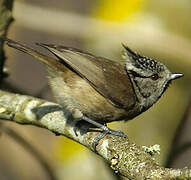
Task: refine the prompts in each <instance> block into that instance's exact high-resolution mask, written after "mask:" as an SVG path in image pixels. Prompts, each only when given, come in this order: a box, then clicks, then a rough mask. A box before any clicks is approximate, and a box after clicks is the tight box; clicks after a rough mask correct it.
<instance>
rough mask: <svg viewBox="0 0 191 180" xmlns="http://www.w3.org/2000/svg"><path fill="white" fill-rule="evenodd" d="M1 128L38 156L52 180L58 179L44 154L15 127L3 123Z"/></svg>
mask: <svg viewBox="0 0 191 180" xmlns="http://www.w3.org/2000/svg"><path fill="white" fill-rule="evenodd" d="M0 130H1V132H4V133H6V134H7V135H8V136H10V137H11V138H12V139H14V140H15V141H16V142H17V143H19V144H20V145H21V146H22V147H23V148H25V149H26V150H27V152H30V153H31V155H32V156H33V157H34V158H36V160H37V161H38V162H39V164H41V166H42V168H43V169H44V170H45V172H46V173H47V175H48V177H49V178H50V180H56V179H57V178H56V176H55V174H54V171H53V170H52V168H51V167H50V165H49V164H48V163H47V161H46V159H45V158H44V157H43V156H42V154H41V153H40V152H39V151H37V150H36V149H35V148H34V147H33V146H32V145H31V144H30V143H28V142H27V141H26V140H25V139H24V138H23V137H22V136H20V135H19V134H18V133H17V132H15V131H14V130H13V129H11V128H8V127H6V126H5V125H3V124H0Z"/></svg>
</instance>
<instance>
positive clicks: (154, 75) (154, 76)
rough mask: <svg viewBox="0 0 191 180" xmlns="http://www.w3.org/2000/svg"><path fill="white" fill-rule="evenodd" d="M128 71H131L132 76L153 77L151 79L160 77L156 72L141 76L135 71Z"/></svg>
mask: <svg viewBox="0 0 191 180" xmlns="http://www.w3.org/2000/svg"><path fill="white" fill-rule="evenodd" d="M130 73H131V74H132V75H133V76H134V77H140V78H151V79H153V80H157V79H159V78H160V77H159V75H158V74H152V75H151V76H142V75H140V74H138V73H137V72H135V71H130Z"/></svg>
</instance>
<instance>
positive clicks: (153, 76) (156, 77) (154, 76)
mask: <svg viewBox="0 0 191 180" xmlns="http://www.w3.org/2000/svg"><path fill="white" fill-rule="evenodd" d="M158 78H159V76H158V74H153V75H152V76H151V79H152V80H153V81H156V80H157V79H158Z"/></svg>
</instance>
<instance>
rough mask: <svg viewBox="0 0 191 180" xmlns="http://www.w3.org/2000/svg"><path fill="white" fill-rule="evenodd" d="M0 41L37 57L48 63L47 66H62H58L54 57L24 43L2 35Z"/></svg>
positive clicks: (58, 67)
mask: <svg viewBox="0 0 191 180" xmlns="http://www.w3.org/2000/svg"><path fill="white" fill-rule="evenodd" d="M0 41H5V42H6V44H7V45H8V46H9V47H12V48H15V49H18V50H19V51H22V52H24V53H27V54H29V55H31V56H33V57H35V58H36V59H38V60H39V61H41V62H43V63H44V64H46V65H48V66H49V67H52V68H57V69H58V70H60V69H61V68H62V66H60V63H59V62H58V61H57V60H56V59H55V58H53V57H51V56H47V55H44V54H42V53H40V52H38V51H36V50H34V49H32V48H29V47H27V46H26V45H24V44H21V43H18V42H16V41H13V40H11V39H8V38H6V37H2V36H0Z"/></svg>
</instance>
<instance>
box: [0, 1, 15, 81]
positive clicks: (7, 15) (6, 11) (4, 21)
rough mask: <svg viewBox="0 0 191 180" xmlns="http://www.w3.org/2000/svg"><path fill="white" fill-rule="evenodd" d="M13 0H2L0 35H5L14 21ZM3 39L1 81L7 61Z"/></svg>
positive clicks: (0, 48) (0, 6) (0, 55)
mask: <svg viewBox="0 0 191 180" xmlns="http://www.w3.org/2000/svg"><path fill="white" fill-rule="evenodd" d="M12 6H13V0H0V36H5V35H6V34H7V31H8V27H9V25H10V24H11V22H12V21H13V17H12V12H11V11H12ZM3 43H4V42H3V41H0V82H1V80H2V77H3V67H4V62H5V54H4V51H3Z"/></svg>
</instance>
